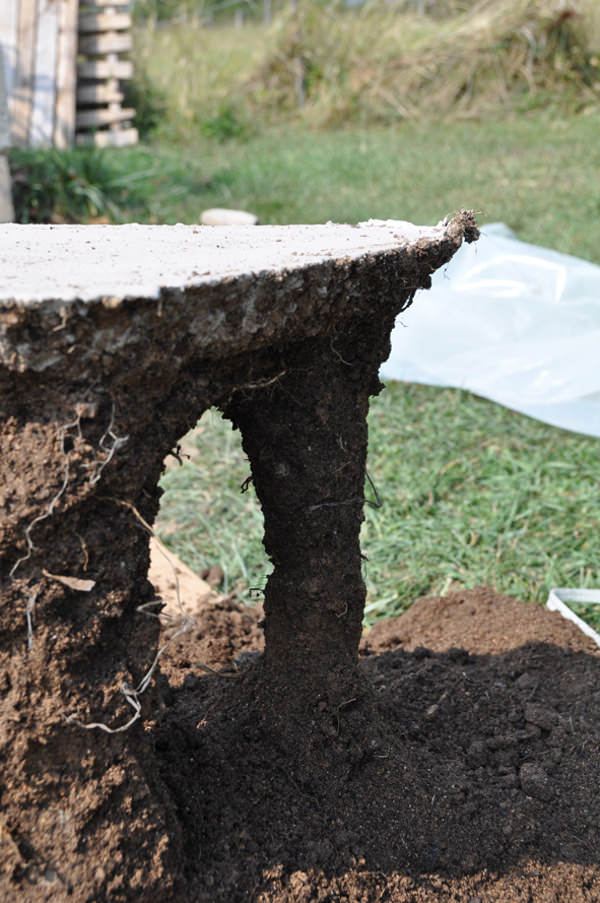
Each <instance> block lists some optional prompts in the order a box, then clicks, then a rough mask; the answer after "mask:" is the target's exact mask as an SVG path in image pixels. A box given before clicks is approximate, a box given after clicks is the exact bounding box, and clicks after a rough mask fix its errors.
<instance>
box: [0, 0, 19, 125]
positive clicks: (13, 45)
mask: <svg viewBox="0 0 600 903" xmlns="http://www.w3.org/2000/svg"><path fill="white" fill-rule="evenodd" d="M18 21H19V0H2V14H1V15H0V45H2V51H3V56H4V87H5V89H6V97H7V99H8V106H9V109H10V100H11V98H12V92H13V85H14V81H15V73H16V71H17V24H18Z"/></svg>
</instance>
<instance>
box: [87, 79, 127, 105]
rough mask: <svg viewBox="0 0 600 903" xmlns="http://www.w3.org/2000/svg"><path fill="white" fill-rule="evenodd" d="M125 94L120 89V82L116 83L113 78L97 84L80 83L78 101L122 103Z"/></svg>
mask: <svg viewBox="0 0 600 903" xmlns="http://www.w3.org/2000/svg"><path fill="white" fill-rule="evenodd" d="M124 97H125V95H124V94H123V92H122V91H119V87H118V83H117V84H116V85H115V84H114V83H113V82H112V80H111V81H109V82H103V83H101V84H97V85H80V86H79V87H78V88H77V103H78V104H80V105H83V104H92V103H97V104H101V103H122V102H123V99H124Z"/></svg>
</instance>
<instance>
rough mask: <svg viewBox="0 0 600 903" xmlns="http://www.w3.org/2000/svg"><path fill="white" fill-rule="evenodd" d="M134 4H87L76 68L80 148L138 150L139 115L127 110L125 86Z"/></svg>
mask: <svg viewBox="0 0 600 903" xmlns="http://www.w3.org/2000/svg"><path fill="white" fill-rule="evenodd" d="M129 5H130V0H82V4H81V7H80V10H79V23H78V32H79V60H78V63H77V115H76V118H75V129H76V142H77V144H94V145H96V146H97V147H107V146H112V147H123V146H125V145H130V144H136V143H137V140H138V133H137V129H135V128H133V126H132V124H131V123H132V120H133V118H134V116H135V110H133V109H131V108H126V107H123V106H122V103H123V100H124V94H123V90H122V82H123V81H124V80H126V79H129V78H131V76H132V74H133V66H132V63H131V62H130V61H129V60H127V59H123V54H127V53H128V52H129V51H130V50H131V44H132V39H131V15H130V13H129V12H128V10H127V9H124V7H129Z"/></svg>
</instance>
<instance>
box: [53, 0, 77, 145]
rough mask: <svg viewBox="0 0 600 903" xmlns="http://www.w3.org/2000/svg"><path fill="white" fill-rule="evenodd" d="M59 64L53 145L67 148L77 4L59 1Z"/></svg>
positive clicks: (70, 139) (72, 129)
mask: <svg viewBox="0 0 600 903" xmlns="http://www.w3.org/2000/svg"><path fill="white" fill-rule="evenodd" d="M58 3H59V8H58V12H59V18H58V61H57V67H56V106H55V112H54V144H55V145H56V147H61V148H65V147H70V146H71V144H72V143H73V139H74V137H75V88H76V57H77V12H78V8H77V7H78V0H58Z"/></svg>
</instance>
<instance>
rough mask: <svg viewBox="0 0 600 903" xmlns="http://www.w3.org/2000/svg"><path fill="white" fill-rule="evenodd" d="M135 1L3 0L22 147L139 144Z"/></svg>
mask: <svg viewBox="0 0 600 903" xmlns="http://www.w3.org/2000/svg"><path fill="white" fill-rule="evenodd" d="M129 5H130V0H0V46H1V47H2V57H3V61H4V69H3V75H4V82H5V89H6V96H7V102H8V117H9V121H10V140H9V142H8V143H9V144H10V145H12V146H14V147H48V146H51V145H54V146H55V147H60V148H65V147H70V146H71V145H72V144H73V143H75V142H76V143H77V144H95V145H98V146H106V145H113V146H114V145H125V144H135V142H136V141H137V131H136V130H135V129H134V128H132V126H131V121H132V119H133V116H134V110H131V109H124V108H123V106H122V103H123V99H124V97H123V93H122V89H121V83H122V81H123V80H125V79H128V78H131V76H132V69H133V67H132V64H131V62H130V61H129V60H127V59H124V58H123V54H126V53H127V52H128V51H129V50H130V49H131V16H130V14H129V11H128V7H129Z"/></svg>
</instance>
